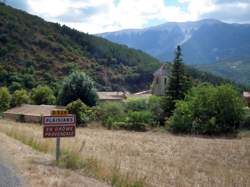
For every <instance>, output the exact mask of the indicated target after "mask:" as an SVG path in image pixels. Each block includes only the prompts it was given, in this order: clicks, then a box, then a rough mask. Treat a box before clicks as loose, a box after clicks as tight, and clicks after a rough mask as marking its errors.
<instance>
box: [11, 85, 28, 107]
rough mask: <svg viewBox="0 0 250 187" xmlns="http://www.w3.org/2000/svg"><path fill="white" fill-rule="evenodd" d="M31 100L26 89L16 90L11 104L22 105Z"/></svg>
mask: <svg viewBox="0 0 250 187" xmlns="http://www.w3.org/2000/svg"><path fill="white" fill-rule="evenodd" d="M29 102H30V98H29V95H28V92H27V91H26V90H23V89H22V90H16V91H15V92H14V93H13V95H12V100H11V106H20V105H22V104H27V103H29Z"/></svg>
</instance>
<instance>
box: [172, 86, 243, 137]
mask: <svg viewBox="0 0 250 187" xmlns="http://www.w3.org/2000/svg"><path fill="white" fill-rule="evenodd" d="M243 107H244V102H243V100H242V98H241V96H240V94H239V93H237V91H235V90H234V89H233V88H232V87H231V86H230V85H222V86H217V87H214V86H210V85H201V86H198V87H195V88H192V89H191V91H190V92H189V93H188V94H187V96H186V98H185V100H184V101H178V102H177V104H176V110H175V111H174V114H173V116H172V117H171V118H170V119H169V120H168V122H167V125H168V127H169V129H170V130H171V131H173V132H175V133H194V134H210V135H211V134H220V133H228V132H233V131H234V130H235V129H237V128H238V127H239V124H240V121H241V119H242V116H243V113H244V112H243Z"/></svg>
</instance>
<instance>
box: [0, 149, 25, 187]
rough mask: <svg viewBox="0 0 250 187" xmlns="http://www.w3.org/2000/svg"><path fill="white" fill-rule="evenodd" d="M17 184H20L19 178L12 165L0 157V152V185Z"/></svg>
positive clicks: (2, 186)
mask: <svg viewBox="0 0 250 187" xmlns="http://www.w3.org/2000/svg"><path fill="white" fill-rule="evenodd" d="M17 186H18V187H19V186H21V179H20V178H19V177H17V176H16V174H15V172H14V169H13V167H12V166H11V165H10V164H8V163H7V161H6V159H3V158H2V156H1V152H0V187H17Z"/></svg>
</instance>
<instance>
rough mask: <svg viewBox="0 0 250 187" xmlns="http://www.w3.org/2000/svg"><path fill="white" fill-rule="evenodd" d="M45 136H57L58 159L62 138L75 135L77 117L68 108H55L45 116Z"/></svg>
mask: <svg viewBox="0 0 250 187" xmlns="http://www.w3.org/2000/svg"><path fill="white" fill-rule="evenodd" d="M42 123H43V137H44V138H56V161H57V162H58V161H59V157H60V138H61V137H75V134H76V133H75V131H76V118H75V115H72V114H69V113H68V111H67V110H54V111H52V112H51V116H43V118H42Z"/></svg>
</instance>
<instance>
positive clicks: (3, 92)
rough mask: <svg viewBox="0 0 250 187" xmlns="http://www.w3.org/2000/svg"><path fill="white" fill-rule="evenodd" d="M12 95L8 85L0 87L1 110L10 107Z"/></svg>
mask: <svg viewBox="0 0 250 187" xmlns="http://www.w3.org/2000/svg"><path fill="white" fill-rule="evenodd" d="M10 101H11V95H10V93H9V90H8V89H7V88H6V87H2V88H0V112H3V111H5V110H7V109H8V108H9V107H10Z"/></svg>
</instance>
